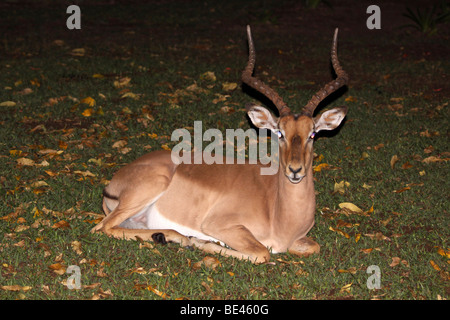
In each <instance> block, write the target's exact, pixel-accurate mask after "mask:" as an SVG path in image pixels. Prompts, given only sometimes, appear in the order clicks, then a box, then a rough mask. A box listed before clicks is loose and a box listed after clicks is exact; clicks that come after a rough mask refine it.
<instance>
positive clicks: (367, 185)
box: [0, 1, 450, 300]
mask: <svg viewBox="0 0 450 320" xmlns="http://www.w3.org/2000/svg"><path fill="white" fill-rule="evenodd" d="M46 3H47V5H46V6H42V7H40V6H38V7H33V6H30V5H29V6H23V7H21V8H20V10H19V8H18V7H15V6H12V7H10V8H9V11H10V15H9V18H7V20H4V21H3V22H2V24H3V25H4V26H6V27H7V28H6V29H5V30H6V32H5V33H4V34H3V35H2V37H3V38H2V44H1V48H0V52H1V54H2V56H4V58H3V59H2V61H1V68H2V73H1V75H0V90H1V94H0V103H1V102H4V101H13V102H15V103H16V104H15V105H14V106H9V107H8V106H2V107H0V108H1V113H0V124H1V126H0V137H1V138H0V139H1V141H0V168H1V171H0V181H1V184H0V194H1V197H2V200H3V201H2V203H3V205H2V206H1V207H0V217H1V220H0V231H1V232H0V237H1V243H0V268H1V271H0V286H1V288H3V290H0V298H2V299H91V298H94V299H163V298H164V299H177V298H185V299H215V298H220V299H264V300H265V299H374V298H377V299H440V298H448V296H449V290H450V286H449V264H448V255H449V254H448V252H449V251H448V250H449V247H450V245H449V243H448V239H449V232H448V230H449V225H448V196H447V193H448V192H447V190H449V182H448V179H447V176H448V158H449V153H448V125H449V124H448V119H449V117H448V104H447V102H446V101H445V96H444V95H443V92H445V91H446V89H448V87H446V85H445V82H444V81H442V79H444V78H443V74H445V70H448V68H449V62H448V59H447V58H446V57H442V58H440V56H439V55H438V54H437V55H433V56H431V57H429V56H427V55H425V54H426V52H427V51H428V50H433V49H426V48H429V46H428V45H427V46H424V47H425V49H424V50H423V51H420V49H417V50H419V51H417V50H416V51H414V50H412V48H411V47H409V41H412V40H411V39H413V37H412V36H409V38H408V35H404V36H405V37H406V38H405V39H404V40H403V41H404V43H400V44H399V43H397V42H396V43H395V44H393V42H394V40H393V39H389V38H380V39H379V40H378V42H377V43H375V44H372V45H373V46H375V48H372V49H367V48H366V47H365V44H366V43H367V41H368V40H367V39H366V37H359V38H358V37H356V38H354V39H346V38H345V32H342V41H341V42H340V43H341V46H340V51H339V53H340V59H341V63H342V65H343V66H344V67H345V68H346V69H347V70H348V71H349V73H350V74H351V77H352V79H354V80H353V82H352V83H351V85H350V87H349V88H348V91H344V92H341V94H342V95H341V96H335V97H334V99H329V101H328V104H327V105H326V108H329V107H333V106H335V105H339V104H344V103H345V104H347V105H348V106H349V114H348V116H347V119H346V121H345V123H344V125H343V126H342V128H340V129H339V130H338V132H337V133H333V134H331V135H330V136H324V135H322V136H320V137H319V138H318V139H317V141H316V142H315V152H316V153H317V155H323V157H322V160H320V161H316V162H315V165H317V164H319V163H321V162H322V163H328V164H329V165H330V167H329V168H331V170H322V171H320V172H316V173H315V178H316V191H317V193H318V194H317V215H316V225H315V227H314V228H313V229H312V231H311V232H310V236H311V237H313V238H314V239H315V240H316V241H317V242H319V243H320V244H321V252H320V254H319V255H316V256H313V257H309V258H305V259H299V258H297V257H295V256H292V255H290V254H279V255H273V257H272V262H274V264H268V265H258V266H255V265H252V264H250V263H248V262H243V261H237V260H234V259H232V258H224V257H220V256H216V257H215V258H216V259H218V261H219V262H220V265H217V266H215V267H214V268H212V267H207V266H205V265H203V266H200V267H195V263H196V262H199V261H201V260H202V259H203V258H205V257H206V256H207V255H206V254H204V253H202V252H200V251H198V250H194V251H192V250H189V249H187V248H181V247H179V246H178V245H174V244H168V245H166V246H160V245H154V246H153V245H151V246H149V245H146V244H144V243H140V242H138V241H120V240H116V239H110V238H108V237H106V236H104V235H101V234H91V233H89V230H90V229H91V228H92V227H93V225H94V224H95V223H96V222H98V221H99V220H98V219H100V218H101V216H102V212H101V207H100V203H101V196H102V189H103V188H104V186H105V184H106V183H107V180H108V179H110V178H111V176H112V174H113V173H114V172H115V171H117V170H118V168H119V167H121V166H122V165H124V164H126V163H129V162H130V161H132V160H133V159H135V158H136V157H138V156H140V155H142V154H143V153H145V152H148V151H152V150H159V149H161V148H162V146H167V147H171V146H173V144H174V143H173V142H171V141H170V135H171V133H172V131H173V130H174V129H176V128H183V127H192V126H193V122H194V121H195V120H202V121H203V128H209V127H211V128H219V129H221V130H223V131H225V129H226V128H239V127H241V128H243V129H247V128H249V127H250V124H249V122H248V120H247V118H246V116H245V113H244V111H243V108H244V105H245V103H247V102H249V101H251V100H252V99H253V97H252V96H251V95H249V93H248V92H246V91H245V90H244V91H243V90H241V88H240V86H238V87H237V89H235V90H233V91H224V90H223V88H222V84H223V83H225V82H236V83H238V84H239V79H240V72H241V70H242V67H243V65H244V64H245V61H246V59H247V52H246V47H245V41H244V40H245V33H244V28H243V27H242V26H244V25H245V23H248V22H250V23H251V24H252V26H253V25H255V26H256V27H255V28H254V29H255V30H254V31H253V33H254V38H255V41H257V42H256V46H257V51H258V67H262V69H257V74H258V75H259V76H261V77H262V78H264V79H265V80H266V81H267V82H269V83H271V84H272V85H273V86H274V87H278V88H279V91H280V93H281V94H282V95H283V96H284V97H286V102H288V103H289V105H291V106H293V107H292V108H296V107H295V106H297V108H298V106H301V105H303V104H304V103H306V102H307V100H308V99H309V97H310V95H311V94H312V93H313V92H315V91H316V90H317V87H318V86H320V84H321V83H323V82H325V81H328V80H329V79H330V76H331V75H329V73H328V69H327V59H328V52H329V42H330V41H329V40H330V39H329V38H330V37H331V33H330V34H328V33H327V34H321V37H315V38H314V41H313V42H310V46H314V48H313V49H311V50H314V55H313V57H311V56H309V52H305V48H300V49H299V48H298V43H293V42H292V39H293V38H294V37H287V38H286V39H283V38H281V37H279V36H277V33H278V32H280V33H282V32H283V30H285V29H283V28H286V27H285V26H284V25H282V23H283V21H284V19H283V14H286V13H285V12H284V11H283V8H288V7H289V5H290V4H291V2H289V1H286V2H282V6H281V8H282V9H280V8H279V7H277V6H276V4H277V3H272V2H270V1H267V2H265V5H264V6H262V7H261V8H259V9H258V7H257V6H256V9H254V10H253V11H252V10H250V8H252V4H251V3H250V4H247V5H246V6H247V7H245V6H244V7H241V4H240V3H239V5H238V3H237V2H236V3H235V2H233V1H228V2H226V3H223V4H220V6H213V5H212V3H209V2H202V3H201V4H197V5H196V6H197V7H196V8H194V9H195V10H194V9H192V8H187V7H185V6H186V4H183V3H180V4H179V5H177V6H171V5H170V3H169V2H161V3H160V4H159V5H152V6H150V5H140V4H135V6H134V7H133V6H129V5H128V6H126V5H122V4H121V3H120V2H119V3H118V4H117V5H115V6H96V5H92V6H89V5H83V6H82V15H83V16H82V17H83V20H82V30H81V31H80V32H78V33H76V32H75V31H68V30H67V29H65V26H64V23H65V19H66V16H65V15H64V13H65V8H62V7H60V6H59V5H54V4H53V3H52V2H51V1H49V2H46ZM283 6H284V7H283ZM61 8H62V10H61ZM253 8H255V6H254V4H253ZM186 11H188V12H189V13H190V14H184V13H185V12H186ZM336 11H338V12H336ZM149 12H151V15H150V16H149ZM268 12H270V15H271V17H270V19H267V13H268ZM333 12H335V14H339V8H338V7H337V6H334V7H333ZM361 12H365V11H364V10H363V11H361ZM399 15H401V12H400V13H399ZM127 17H132V18H127ZM39 18H42V20H39ZM305 19H306V18H305ZM280 24H281V25H280ZM13 26H16V27H18V26H20V28H19V29H17V28H14V27H13ZM8 27H9V28H8ZM241 27H242V28H241ZM49 30H52V33H49ZM222 30H226V32H223V31H222ZM330 30H332V28H330ZM344 30H345V28H344ZM267 32H268V37H267V38H264V37H261V36H258V34H259V35H261V34H264V33H267ZM303 32H305V31H303ZM224 33H226V36H225V37H223V34H224ZM105 34H108V35H109V36H108V37H106V36H105ZM272 35H273V36H272ZM304 36H305V37H308V34H306V35H304ZM311 36H312V34H311V35H309V37H311ZM340 36H341V35H340ZM436 37H438V36H435V38H429V39H426V40H423V41H426V42H427V44H431V45H432V44H433V43H434V42H433V41H435V42H436V43H438V42H439V41H440V38H436ZM394 38H395V37H394ZM55 40H62V41H55ZM413 40H414V41H415V42H414V44H415V45H417V44H418V43H419V45H420V43H421V41H422V40H420V39H413ZM305 41H306V40H305ZM365 41H366V42H365ZM371 41H373V40H371ZM352 46H354V48H353V47H352ZM402 46H403V49H402V48H400V47H402ZM76 48H84V49H85V51H84V54H81V55H76V54H74V51H73V50H74V49H76ZM278 48H280V49H278ZM386 48H388V49H387V50H386ZM279 50H281V52H280V51H279ZM306 51H308V50H306ZM356 52H359V53H361V54H360V55H357V54H355V53H356ZM380 52H382V53H383V57H384V58H383V59H381V58H377V55H380ZM75 53H76V52H75ZM363 53H364V54H363ZM434 53H435V52H434V51H433V54H434ZM405 55H406V56H405ZM415 55H416V56H415ZM374 58H375V59H374ZM373 61H376V62H375V63H374V62H373ZM311 65H312V66H311ZM258 67H257V68H258ZM263 70H266V71H267V73H268V75H265V74H263V73H262V72H263ZM208 71H211V72H214V74H215V76H216V80H215V81H213V80H211V79H208V78H207V77H206V78H205V76H203V75H204V74H205V73H206V72H208ZM96 74H100V75H102V76H94V75H96ZM272 76H274V78H271V77H272ZM127 78H128V79H130V81H129V83H128V84H126V82H127ZM121 79H122V80H121ZM278 80H279V81H278ZM120 81H121V82H120ZM310 81H311V82H314V83H310ZM115 82H116V84H115ZM193 84H196V88H197V89H196V90H194V91H192V90H187V89H186V88H188V87H189V86H191V85H193ZM127 93H133V94H134V95H130V94H129V95H128V97H127V96H124V95H125V94H127ZM225 95H229V97H225ZM88 97H91V98H92V99H94V100H95V104H92V103H91V104H92V105H89V101H91V100H87V99H85V98H88ZM218 98H219V99H218ZM220 98H223V99H225V100H224V101H220ZM215 99H218V100H219V101H217V102H216V103H214V102H213V101H214V100H215ZM344 100H346V102H344ZM82 101H84V102H82ZM224 106H228V107H231V108H232V112H223V111H221V108H222V107H224ZM86 110H88V111H86ZM322 110H323V109H322ZM87 115H90V116H87ZM120 140H124V141H126V145H122V146H119V147H117V146H116V147H114V144H115V143H116V142H117V141H120ZM394 155H396V156H397V157H398V159H399V160H398V162H397V163H396V164H395V166H394V167H393V168H392V167H391V159H392V157H393V156H394ZM431 156H433V157H435V158H431V159H434V161H431V162H429V163H426V162H424V161H423V160H424V159H426V158H428V157H431ZM21 158H26V159H31V160H33V161H34V165H29V166H27V165H20V162H21V161H22V160H20V159H21ZM47 163H48V164H47ZM342 180H345V181H347V182H349V185H348V186H347V187H346V188H345V190H344V193H343V194H341V193H339V192H337V193H336V192H333V191H334V185H335V183H336V182H340V181H342ZM43 182H45V183H43ZM343 202H351V203H354V204H356V205H357V206H358V207H360V208H361V209H362V210H363V211H364V212H368V211H369V213H366V214H354V213H352V212H348V211H345V210H343V209H340V208H339V204H340V203H343ZM371 207H373V211H371V210H370V209H371ZM330 227H331V228H333V229H334V230H336V229H338V230H341V232H336V231H333V230H330ZM357 240H358V241H357ZM78 246H80V247H79V248H80V249H79V250H78V251H77V250H76V248H77V247H78ZM80 250H81V251H80ZM70 265H77V266H79V267H80V271H81V285H82V289H80V290H68V289H67V287H66V286H65V285H64V283H65V282H66V281H67V278H68V277H69V276H70V275H69V274H66V273H65V271H66V268H67V267H68V266H70ZM370 265H377V266H379V268H380V271H381V288H380V289H378V290H369V289H368V288H367V286H366V282H367V279H368V277H369V276H370V275H369V274H367V273H366V270H367V268H368V267H369V266H370Z"/></svg>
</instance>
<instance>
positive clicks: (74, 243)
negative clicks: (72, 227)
mask: <svg viewBox="0 0 450 320" xmlns="http://www.w3.org/2000/svg"><path fill="white" fill-rule="evenodd" d="M70 245H71V247H72V250H73V251H75V252H76V253H77V254H78V255H80V254H82V253H83V251H81V242H80V241H76V240H75V241H72V242H71V243H70Z"/></svg>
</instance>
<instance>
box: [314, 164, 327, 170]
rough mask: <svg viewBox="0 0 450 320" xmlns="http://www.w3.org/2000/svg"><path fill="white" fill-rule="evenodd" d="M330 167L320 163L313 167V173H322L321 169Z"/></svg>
mask: <svg viewBox="0 0 450 320" xmlns="http://www.w3.org/2000/svg"><path fill="white" fill-rule="evenodd" d="M329 166H330V165H329V164H328V163H321V164H318V165H317V166H314V172H320V171H322V169H324V168H326V167H329Z"/></svg>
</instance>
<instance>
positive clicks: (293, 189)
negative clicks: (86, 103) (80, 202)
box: [92, 26, 348, 263]
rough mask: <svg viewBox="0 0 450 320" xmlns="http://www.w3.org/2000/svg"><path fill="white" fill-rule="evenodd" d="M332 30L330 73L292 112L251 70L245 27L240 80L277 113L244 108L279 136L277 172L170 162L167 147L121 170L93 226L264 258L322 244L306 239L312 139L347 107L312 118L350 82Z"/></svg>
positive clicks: (311, 202) (311, 206) (304, 252)
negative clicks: (245, 50)
mask: <svg viewBox="0 0 450 320" xmlns="http://www.w3.org/2000/svg"><path fill="white" fill-rule="evenodd" d="M337 31H338V30H337V29H336V30H335V33H334V38H333V42H332V49H331V61H332V65H333V68H334V70H335V73H336V75H337V77H336V79H335V80H333V81H331V82H329V83H328V84H326V85H325V86H324V87H323V88H322V89H321V90H319V91H318V92H317V93H316V94H315V95H314V96H313V97H312V98H311V100H310V101H309V102H308V103H307V104H306V106H304V108H303V110H302V111H301V112H300V113H293V112H292V111H291V109H290V108H289V107H288V106H287V105H286V104H285V103H284V102H283V99H282V98H281V97H280V96H279V95H278V94H277V93H276V92H275V90H273V89H272V88H270V87H269V86H267V85H266V84H264V83H263V82H262V81H261V80H259V79H257V78H255V77H253V76H252V73H253V70H254V66H255V48H254V44H253V39H252V35H251V31H250V27H249V26H247V36H248V47H249V60H248V63H247V66H246V67H245V69H244V71H243V73H242V80H243V82H244V83H245V84H246V85H248V86H250V87H252V88H253V89H255V90H256V91H258V92H260V93H262V94H263V95H265V96H266V97H267V98H268V99H270V100H271V101H272V102H273V104H274V105H275V106H276V108H277V109H278V112H279V117H275V116H274V115H272V113H271V112H270V111H268V110H267V109H266V108H264V107H261V106H258V105H253V104H252V105H249V106H247V107H246V109H247V113H248V116H249V118H250V119H251V121H252V122H253V124H254V125H255V126H256V127H258V128H265V129H269V130H271V131H272V132H274V133H276V134H277V135H278V138H279V157H280V161H279V166H280V167H279V170H278V171H277V173H276V174H274V175H261V174H260V168H261V167H262V166H264V165H263V164H261V163H258V164H249V163H246V164H209V165H208V164H205V163H202V164H185V163H178V164H175V163H174V162H173V161H172V160H171V152H170V151H156V152H152V153H149V154H146V155H144V156H142V157H140V158H138V159H137V160H135V161H134V162H132V163H130V164H128V165H126V166H125V167H123V168H121V169H120V170H119V171H118V172H117V173H116V174H115V175H114V176H113V178H112V180H111V182H110V183H109V185H108V186H107V187H106V188H105V190H104V192H103V210H104V212H105V214H106V217H105V218H104V219H103V220H102V221H101V222H100V223H99V224H97V225H96V226H95V227H94V228H93V229H92V232H96V231H100V232H103V233H105V234H107V235H109V236H113V237H117V238H121V239H143V240H148V241H154V242H159V243H166V242H176V243H179V244H181V245H182V246H195V247H197V248H199V249H201V250H203V251H205V252H208V253H220V254H222V255H225V256H232V257H236V258H238V259H249V260H250V261H252V262H253V263H264V262H267V261H268V260H269V259H270V252H272V253H278V252H286V251H288V252H290V253H293V254H296V255H299V256H308V255H310V254H313V253H317V252H319V250H320V246H319V245H318V244H317V243H316V242H315V241H313V240H312V239H310V238H309V237H307V236H306V235H307V233H308V232H309V230H310V229H311V228H312V227H313V225H314V213H315V206H316V201H315V194H314V181H313V169H312V162H313V142H314V136H315V134H316V133H317V132H319V131H321V130H333V129H335V128H336V127H338V126H339V125H340V123H341V121H342V120H343V119H344V117H345V115H346V113H347V108H346V107H337V108H334V109H331V110H328V111H325V112H323V113H322V114H321V115H319V116H316V117H313V113H314V110H315V108H316V107H317V106H318V104H319V103H320V102H321V101H322V100H323V99H325V98H326V97H327V96H328V95H330V94H331V93H332V92H335V91H336V90H337V89H339V88H340V87H342V86H344V85H345V84H346V83H347V81H348V76H347V73H346V72H345V71H344V70H343V69H342V67H341V65H340V63H339V60H338V57H337V48H336V47H337Z"/></svg>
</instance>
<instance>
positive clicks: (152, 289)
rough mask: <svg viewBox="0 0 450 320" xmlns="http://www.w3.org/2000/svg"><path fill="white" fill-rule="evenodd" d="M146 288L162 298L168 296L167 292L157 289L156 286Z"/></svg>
mask: <svg viewBox="0 0 450 320" xmlns="http://www.w3.org/2000/svg"><path fill="white" fill-rule="evenodd" d="M146 289H147V290H149V291H151V292H153V293H154V294H156V295H158V296H160V297H161V298H163V299H167V298H170V297H169V295H168V294H166V293H164V292H161V291H159V290H158V289H156V288H155V287H153V286H148V287H147V288H146Z"/></svg>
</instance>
